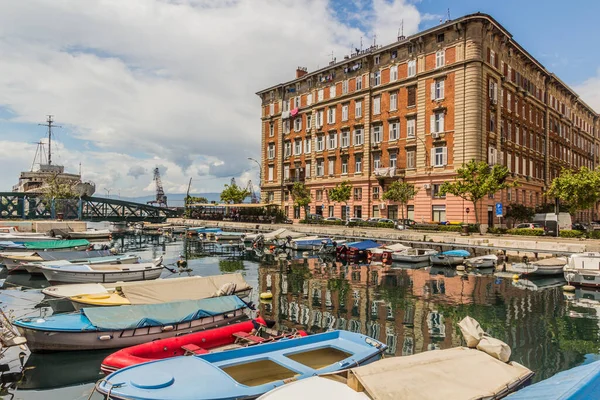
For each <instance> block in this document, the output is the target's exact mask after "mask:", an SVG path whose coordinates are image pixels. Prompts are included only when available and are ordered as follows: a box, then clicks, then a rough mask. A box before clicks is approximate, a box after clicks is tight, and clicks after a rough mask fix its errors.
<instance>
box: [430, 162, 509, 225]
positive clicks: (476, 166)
mask: <svg viewBox="0 0 600 400" xmlns="http://www.w3.org/2000/svg"><path fill="white" fill-rule="evenodd" d="M456 173H457V177H456V179H455V180H454V181H453V182H444V184H443V185H442V187H441V188H440V194H446V193H450V194H453V195H454V196H458V197H460V198H461V199H464V200H467V201H470V202H472V203H473V212H474V213H475V221H476V223H477V224H479V206H480V205H479V202H480V200H481V199H483V198H484V197H485V196H487V195H494V194H496V193H497V192H498V191H500V190H502V189H506V188H509V187H512V186H517V185H518V183H517V182H516V181H515V182H512V183H509V182H506V178H507V177H508V175H509V171H508V168H506V167H505V166H503V165H498V164H496V165H494V166H493V167H490V166H489V165H488V163H487V162H485V161H480V162H477V161H475V160H471V161H469V162H468V163H467V164H463V166H462V167H460V168H459V169H458V171H456Z"/></svg>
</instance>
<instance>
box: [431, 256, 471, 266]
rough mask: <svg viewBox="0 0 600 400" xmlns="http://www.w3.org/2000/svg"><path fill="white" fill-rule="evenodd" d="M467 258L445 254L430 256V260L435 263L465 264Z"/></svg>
mask: <svg viewBox="0 0 600 400" xmlns="http://www.w3.org/2000/svg"><path fill="white" fill-rule="evenodd" d="M466 259H467V257H455V256H446V255H443V254H438V255H435V256H430V257H429V261H430V262H431V264H433V265H460V264H463V263H464V262H465V260H466Z"/></svg>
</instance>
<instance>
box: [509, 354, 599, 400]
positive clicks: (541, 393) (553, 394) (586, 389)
mask: <svg viewBox="0 0 600 400" xmlns="http://www.w3.org/2000/svg"><path fill="white" fill-rule="evenodd" d="M599 396H600V361H596V362H593V363H590V364H586V365H581V366H579V367H575V368H572V369H569V370H567V371H563V372H559V373H558V374H556V375H554V376H553V377H552V378H549V379H545V380H543V381H541V382H538V383H536V384H535V385H531V386H528V387H526V388H525V389H522V390H519V391H518V392H516V393H514V394H512V395H510V396H508V399H509V400H521V399H523V400H525V399H527V400H536V399H537V400H559V399H560V400H587V399H597V398H598V397H599Z"/></svg>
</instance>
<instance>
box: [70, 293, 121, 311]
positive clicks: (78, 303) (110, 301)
mask: <svg viewBox="0 0 600 400" xmlns="http://www.w3.org/2000/svg"><path fill="white" fill-rule="evenodd" d="M120 293H122V292H120ZM69 300H71V303H73V306H74V307H75V309H76V310H79V309H80V308H82V307H106V306H127V305H130V304H131V302H130V301H129V300H128V299H127V298H126V297H124V296H122V295H121V294H119V293H118V292H116V291H110V292H108V293H98V294H83V295H80V296H72V297H70V298H69Z"/></svg>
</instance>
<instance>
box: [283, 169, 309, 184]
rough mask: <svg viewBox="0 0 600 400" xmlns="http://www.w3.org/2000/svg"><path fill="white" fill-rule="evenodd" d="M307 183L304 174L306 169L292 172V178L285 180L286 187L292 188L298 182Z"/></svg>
mask: <svg viewBox="0 0 600 400" xmlns="http://www.w3.org/2000/svg"><path fill="white" fill-rule="evenodd" d="M304 181H306V175H305V174H304V168H300V169H297V170H295V169H292V170H290V176H289V177H287V178H285V179H284V180H283V183H284V185H286V186H292V185H294V183H296V182H304Z"/></svg>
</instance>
